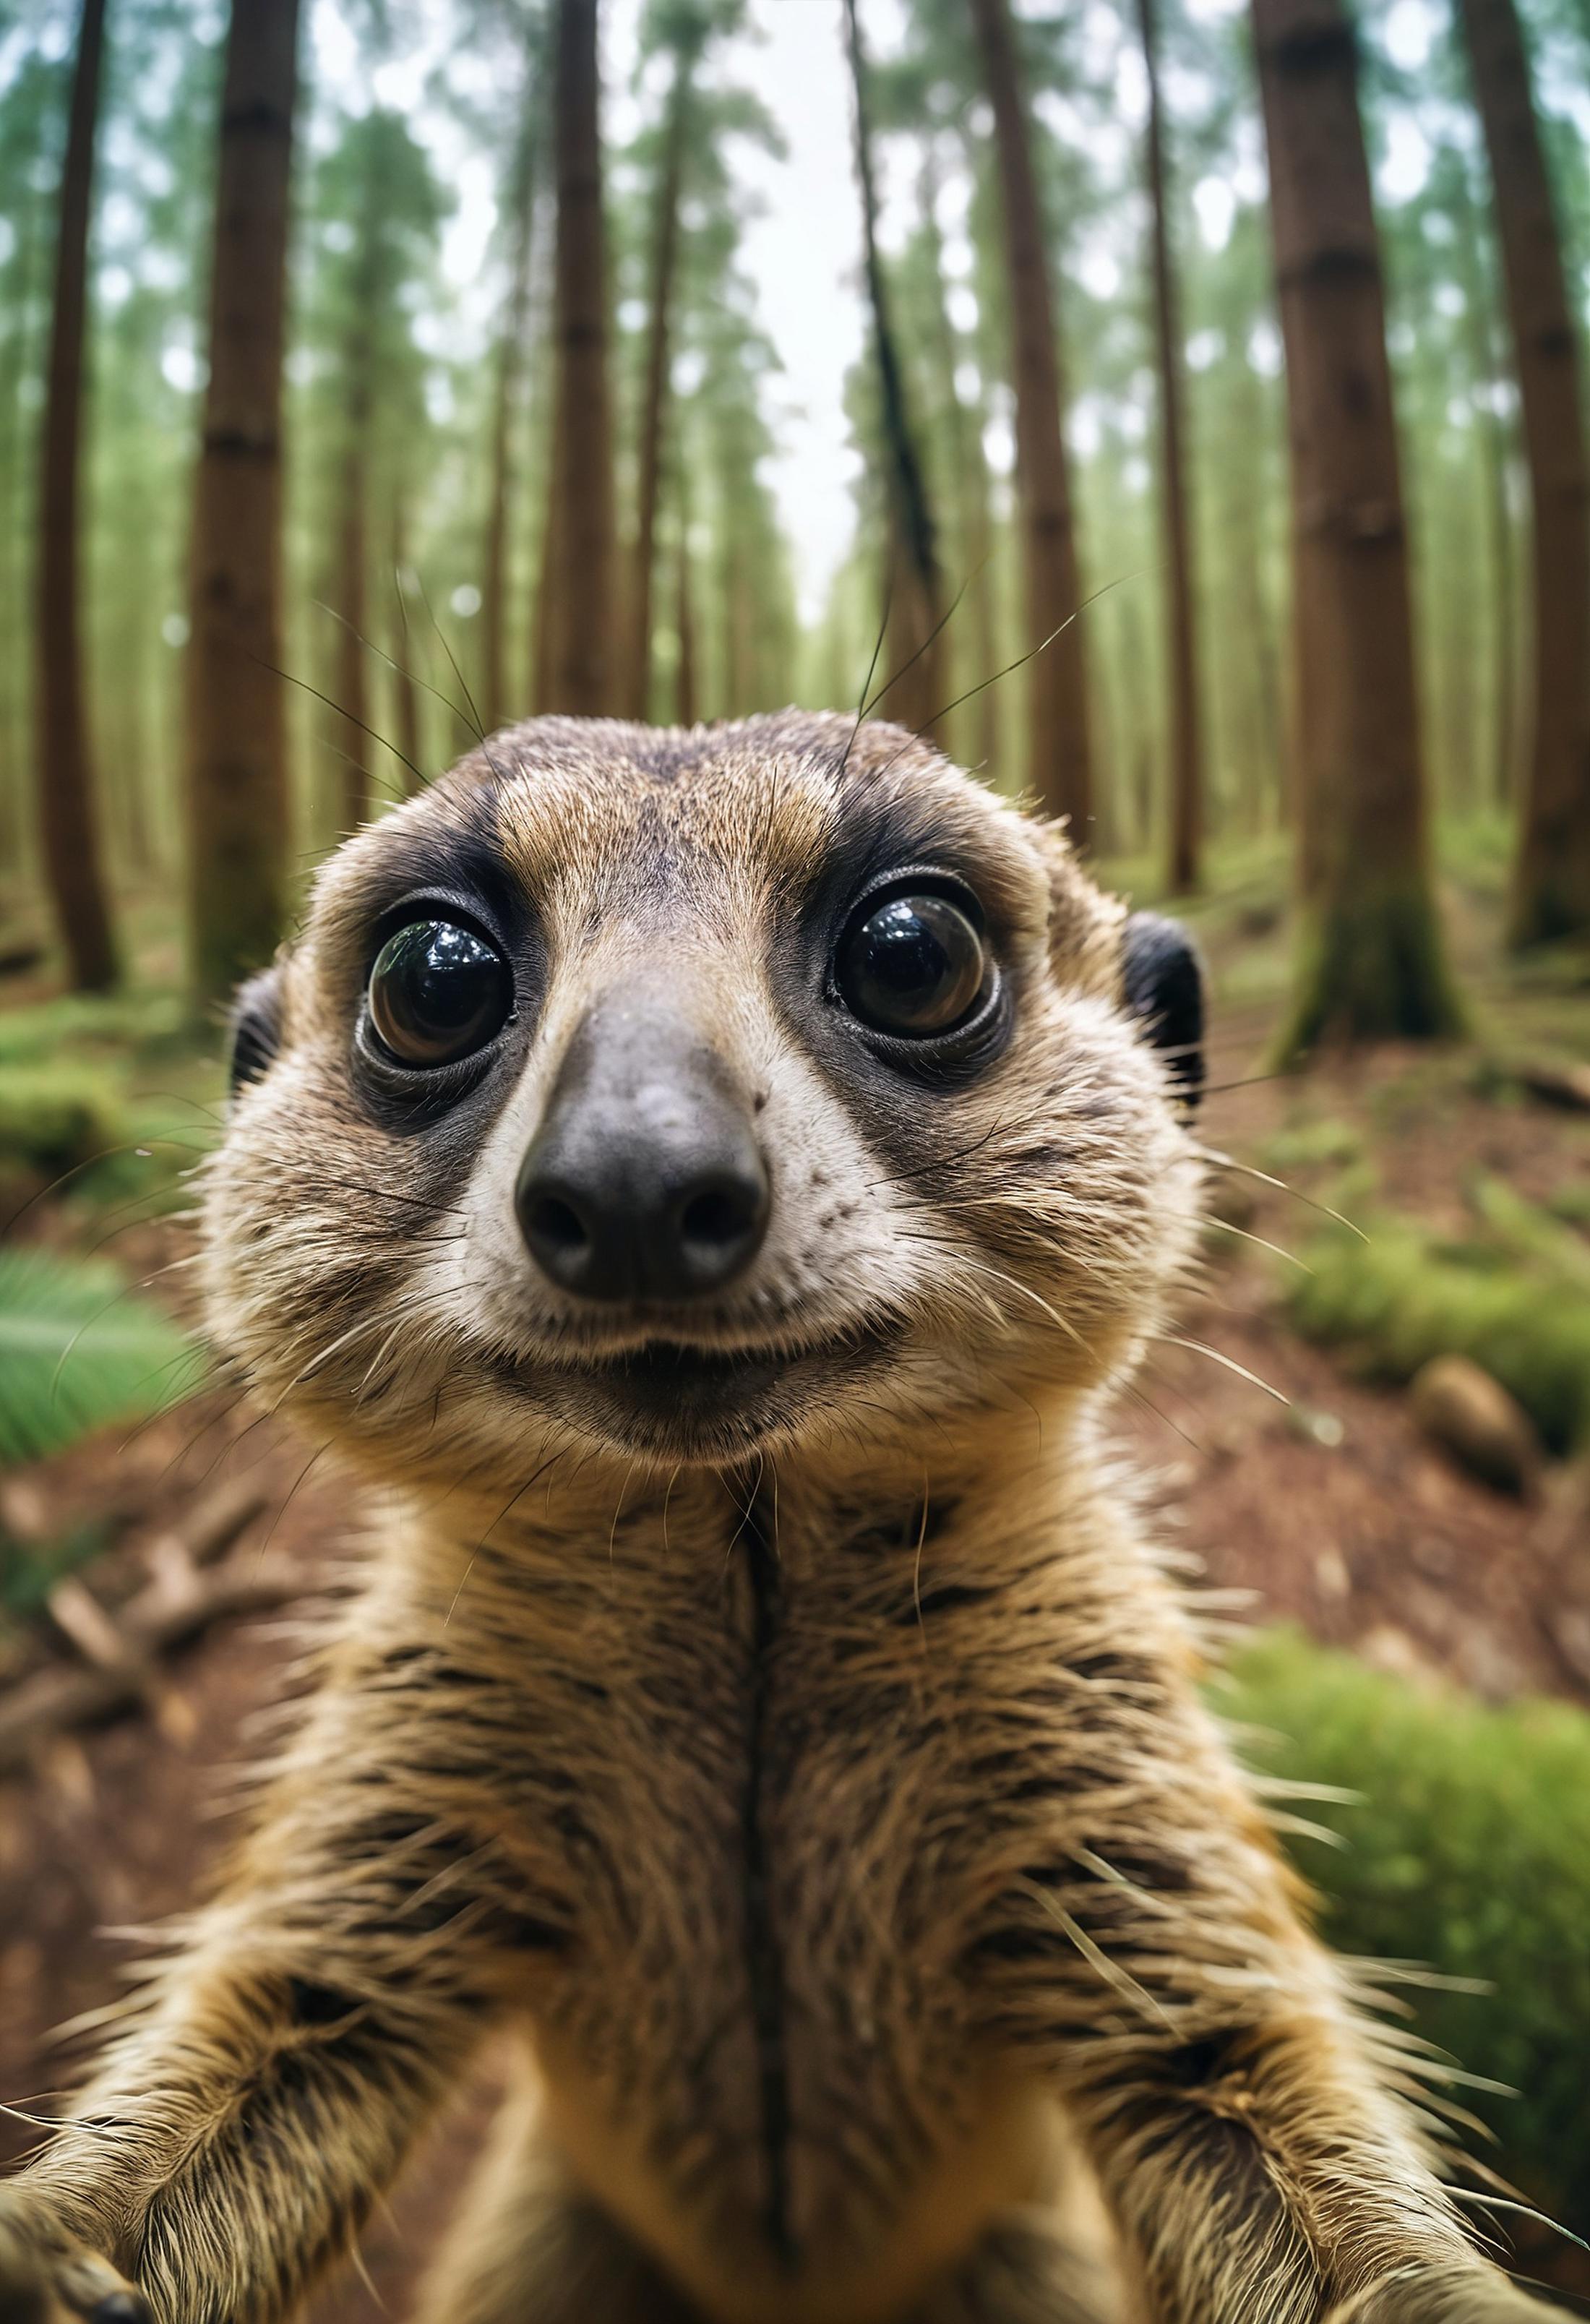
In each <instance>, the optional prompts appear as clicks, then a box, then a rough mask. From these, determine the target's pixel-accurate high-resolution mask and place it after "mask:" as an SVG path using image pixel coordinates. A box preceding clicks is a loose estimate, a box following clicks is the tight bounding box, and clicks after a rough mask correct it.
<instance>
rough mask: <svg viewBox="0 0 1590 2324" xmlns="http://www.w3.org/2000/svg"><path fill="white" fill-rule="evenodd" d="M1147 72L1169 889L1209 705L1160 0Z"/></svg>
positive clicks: (1196, 788)
mask: <svg viewBox="0 0 1590 2324" xmlns="http://www.w3.org/2000/svg"><path fill="white" fill-rule="evenodd" d="M1137 23H1138V30H1139V32H1140V33H1141V35H1142V41H1143V61H1144V68H1145V70H1146V74H1147V79H1148V122H1147V141H1148V196H1149V219H1150V232H1151V237H1152V243H1153V327H1154V356H1155V362H1156V365H1157V368H1158V372H1159V395H1160V493H1161V503H1162V508H1163V521H1164V531H1165V552H1166V554H1165V644H1166V659H1167V663H1168V667H1169V669H1170V674H1171V751H1170V762H1171V763H1170V776H1171V796H1170V808H1171V815H1170V826H1171V829H1170V841H1171V845H1170V862H1169V866H1168V869H1169V875H1170V888H1171V892H1172V895H1178V896H1180V895H1185V894H1187V893H1188V892H1189V891H1190V890H1191V889H1194V888H1196V887H1197V886H1198V884H1199V870H1200V864H1201V858H1202V853H1203V820H1204V774H1203V705H1202V702H1201V699H1200V689H1199V671H1198V622H1197V605H1196V599H1197V576H1196V575H1195V573H1194V570H1193V551H1192V518H1191V509H1190V480H1189V463H1188V459H1187V455H1186V449H1185V444H1186V432H1187V430H1186V410H1187V383H1186V373H1185V366H1184V364H1183V361H1182V349H1181V298H1180V294H1179V287H1178V284H1177V281H1176V267H1175V261H1174V258H1173V256H1172V249H1171V225H1170V216H1169V212H1170V189H1169V175H1168V171H1167V168H1166V161H1165V127H1164V107H1163V101H1162V98H1161V93H1160V66H1159V14H1158V8H1157V5H1156V0H1137Z"/></svg>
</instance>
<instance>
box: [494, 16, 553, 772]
mask: <svg viewBox="0 0 1590 2324" xmlns="http://www.w3.org/2000/svg"><path fill="white" fill-rule="evenodd" d="M537 65H538V40H537V37H536V36H535V35H534V34H532V36H531V38H530V39H528V40H527V42H526V43H525V86H524V93H523V96H522V98H521V100H520V103H521V111H520V114H519V142H518V144H517V146H516V148H515V152H514V159H513V175H512V179H511V181H510V186H511V195H510V198H511V201H512V209H513V260H512V265H511V269H510V276H509V285H508V308H507V312H506V314H505V315H504V317H503V322H502V337H501V342H500V343H499V346H498V349H497V377H496V382H495V384H494V387H493V391H492V481H491V487H490V491H491V499H490V503H489V505H488V508H487V512H486V539H485V550H484V554H483V558H482V559H481V627H482V657H483V667H482V672H481V684H482V690H483V694H484V696H485V699H484V701H483V704H482V705H481V710H482V715H483V719H484V722H485V726H486V731H487V733H491V732H492V729H493V728H495V727H498V726H501V725H503V724H506V723H507V721H508V720H509V719H510V717H512V716H513V715H514V710H515V705H513V703H512V701H511V697H510V687H509V682H508V542H509V537H510V513H511V504H512V501H513V486H514V476H513V422H514V417H515V412H516V410H517V406H518V401H519V382H520V379H521V378H522V376H523V373H524V362H525V339H526V334H527V328H528V321H529V311H530V262H531V259H532V257H533V255H534V248H535V231H536V146H537V136H536V125H537V106H538V103H539V95H538V71H537ZM517 706H518V707H519V709H520V710H523V709H525V708H528V704H524V703H521V704H519V705H517Z"/></svg>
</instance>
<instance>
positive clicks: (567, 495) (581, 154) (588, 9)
mask: <svg viewBox="0 0 1590 2324" xmlns="http://www.w3.org/2000/svg"><path fill="white" fill-rule="evenodd" d="M596 30H597V0H557V22H556V63H555V68H554V72H555V78H554V84H553V88H554V95H553V105H554V118H555V121H556V156H557V253H556V268H555V288H554V305H555V314H556V331H555V336H556V389H555V401H554V415H553V423H552V441H553V459H552V466H551V487H550V492H549V494H548V501H547V533H546V543H545V548H544V551H543V557H542V566H541V590H540V605H541V611H542V615H543V617H544V620H545V624H546V653H545V660H546V682H545V688H544V692H543V695H542V698H541V700H540V702H539V703H538V707H539V708H541V709H543V710H565V711H572V712H574V713H576V714H579V715H584V716H590V717H600V716H602V715H603V714H605V713H608V712H611V711H612V710H613V709H615V708H616V707H617V706H618V703H619V699H620V696H619V685H620V677H621V670H620V665H619V657H618V655H617V654H616V653H615V651H614V632H615V629H616V622H615V618H614V617H615V613H616V610H617V587H616V584H617V577H618V576H617V569H616V563H617V561H616V556H615V548H614V531H613V450H612V420H611V404H610V400H609V392H608V361H607V341H608V327H607V260H606V237H605V234H604V231H603V225H602V134H601V127H600V123H599V118H598V114H599V105H600V80H599V70H598V63H597V44H596Z"/></svg>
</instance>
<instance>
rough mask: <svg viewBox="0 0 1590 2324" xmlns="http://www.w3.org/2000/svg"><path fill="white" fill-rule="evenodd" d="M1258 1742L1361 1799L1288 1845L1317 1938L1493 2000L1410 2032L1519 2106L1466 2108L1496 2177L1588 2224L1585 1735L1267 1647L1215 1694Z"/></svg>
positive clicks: (1558, 1714)
mask: <svg viewBox="0 0 1590 2324" xmlns="http://www.w3.org/2000/svg"><path fill="white" fill-rule="evenodd" d="M1216 1700H1217V1703H1218V1708H1219V1709H1220V1710H1221V1711H1222V1712H1223V1713H1225V1714H1226V1715H1227V1717H1229V1718H1232V1719H1235V1720H1238V1721H1240V1722H1242V1724H1243V1725H1244V1726H1245V1727H1246V1728H1249V1729H1255V1730H1259V1731H1257V1732H1256V1733H1255V1734H1253V1735H1251V1736H1250V1737H1249V1738H1247V1740H1246V1744H1245V1756H1246V1757H1247V1758H1248V1759H1249V1761H1250V1763H1251V1764H1253V1765H1254V1766H1256V1767H1257V1768H1258V1769H1260V1770H1261V1771H1262V1772H1263V1773H1264V1775H1272V1776H1277V1777H1280V1778H1282V1779H1283V1780H1284V1781H1286V1782H1290V1783H1299V1782H1303V1783H1309V1784H1322V1785H1326V1786H1328V1787H1331V1788H1332V1789H1339V1790H1345V1791H1348V1792H1350V1793H1352V1794H1356V1795H1357V1796H1356V1798H1355V1799H1354V1800H1353V1801H1352V1802H1351V1803H1337V1802H1335V1801H1327V1802H1325V1803H1322V1804H1317V1803H1315V1802H1314V1801H1313V1800H1310V1802H1309V1804H1308V1807H1307V1809H1306V1811H1305V1812H1306V1813H1307V1815H1308V1816H1309V1818H1310V1821H1315V1822H1318V1823H1319V1824H1321V1825H1323V1826H1324V1827H1325V1828H1326V1829H1327V1830H1328V1831H1332V1832H1334V1833H1336V1834H1337V1836H1338V1838H1339V1840H1340V1841H1341V1842H1342V1845H1341V1846H1340V1847H1339V1848H1332V1847H1330V1846H1329V1845H1328V1844H1326V1843H1323V1842H1320V1841H1319V1840H1310V1839H1309V1838H1306V1837H1298V1838H1294V1839H1291V1840H1289V1842H1288V1845H1289V1847H1290V1849H1291V1851H1292V1852H1293V1854H1294V1855H1295V1857H1296V1858H1297V1860H1298V1862H1299V1864H1300V1867H1301V1868H1302V1870H1303V1871H1304V1872H1305V1873H1306V1874H1307V1876H1308V1877H1309V1878H1310V1880H1311V1881H1313V1882H1314V1883H1315V1884H1316V1886H1318V1888H1319V1890H1320V1892H1321V1893H1322V1895H1323V1896H1324V1898H1325V1900H1326V1902H1325V1914H1324V1924H1323V1925H1324V1933H1325V1935H1326V1936H1327V1938H1328V1941H1330V1942H1331V1943H1332V1944H1333V1945H1334V1946H1336V1947H1337V1949H1338V1950H1342V1951H1345V1952H1347V1953H1350V1954H1355V1955H1357V1956H1360V1957H1362V1958H1365V1959H1367V1960H1376V1961H1391V1962H1398V1963H1409V1962H1418V1963H1423V1964H1426V1965H1428V1966H1429V1968H1431V1969H1435V1970H1437V1971H1438V1972H1439V1973H1440V1975H1441V1976H1442V1977H1444V1978H1452V1979H1461V1980H1466V1981H1478V1982H1480V1983H1481V1984H1482V1985H1483V1986H1484V1988H1485V1989H1484V1990H1482V1991H1474V1990H1468V1989H1466V1990H1449V1989H1445V1988H1442V1987H1433V1988H1430V1989H1423V1990H1421V1989H1420V1988H1418V1987H1414V1988H1413V1989H1412V1991H1411V1994H1409V1995H1408V1996H1407V1997H1408V1998H1411V2001H1412V2005H1413V2008H1414V2012H1415V2018H1416V2024H1417V2029H1418V2031H1419V2032H1420V2034H1421V2035H1422V2036H1423V2037H1424V2038H1425V2039H1426V2040H1428V2041H1429V2042H1431V2043H1434V2044H1435V2045H1436V2047H1437V2048H1438V2049H1439V2050H1440V2051H1443V2052H1446V2053H1448V2055H1449V2056H1451V2057H1453V2058H1455V2059H1457V2061H1458V2062H1459V2063H1460V2065H1461V2066H1462V2067H1463V2069H1464V2070H1465V2071H1466V2072H1467V2073H1471V2074H1475V2075H1478V2076H1481V2077H1483V2078H1484V2079H1486V2080H1493V2081H1496V2082H1501V2083H1503V2084H1505V2085H1506V2086H1507V2089H1509V2090H1511V2091H1516V2092H1517V2093H1518V2095H1517V2097H1503V2096H1498V2095H1495V2094H1494V2093H1492V2092H1489V2091H1484V2090H1479V2091H1474V2092H1470V2091H1468V2090H1460V2091H1459V2092H1458V2093H1457V2095H1458V2096H1459V2098H1461V2099H1462V2100H1463V2102H1464V2103H1465V2105H1467V2106H1472V2108H1473V2110H1474V2112H1475V2114H1476V2115H1478V2116H1480V2118H1481V2119H1482V2121H1484V2124H1485V2125H1486V2126H1488V2128H1489V2129H1490V2130H1491V2131H1492V2132H1493V2135H1494V2136H1495V2138H1496V2140H1497V2142H1498V2148H1499V2152H1498V2153H1497V2154H1496V2155H1495V2156H1493V2158H1492V2159H1493V2161H1494V2162H1495V2163H1498V2165H1499V2167H1500V2168H1501V2169H1502V2171H1503V2172H1504V2173H1505V2174H1506V2175H1508V2176H1509V2177H1512V2179H1514V2180H1515V2181H1516V2182H1517V2183H1518V2184H1519V2185H1521V2187H1522V2188H1524V2189H1525V2190H1527V2191H1528V2192H1529V2194H1530V2196H1531V2198H1532V2199H1535V2200H1536V2201H1538V2202H1539V2203H1541V2204H1542V2205H1543V2207H1544V2208H1545V2209H1547V2210H1548V2211H1549V2212H1550V2213H1551V2215H1552V2216H1553V2217H1554V2218H1559V2219H1561V2220H1563V2221H1564V2223H1565V2224H1567V2225H1569V2226H1571V2227H1575V2228H1576V2229H1578V2230H1582V2229H1583V2228H1584V2227H1585V2226H1586V2225H1587V2224H1590V2194H1587V2192H1586V2190H1590V2110H1587V2109H1586V2107H1585V2065H1584V2061H1585V2045H1586V2043H1587V2042H1590V1945H1586V1943H1585V1929H1586V1927H1587V1926H1590V1720H1587V1719H1585V1716H1584V1715H1583V1713H1582V1712H1579V1711H1574V1710H1571V1709H1569V1708H1568V1707H1567V1705H1564V1704H1559V1703H1547V1702H1525V1703H1519V1704H1516V1705H1512V1706H1510V1707H1509V1708H1507V1709H1504V1710H1493V1709H1491V1708H1488V1707H1486V1706H1484V1705H1482V1704H1479V1703H1475V1702H1474V1701H1469V1700H1468V1699H1467V1698H1466V1697H1462V1696H1459V1695H1457V1694H1456V1693H1448V1692H1440V1693H1429V1694H1426V1693H1421V1692H1414V1691H1411V1689H1410V1688H1409V1687H1408V1686H1407V1685H1406V1684H1405V1683H1402V1682H1400V1681H1397V1680H1393V1679H1391V1678H1387V1677H1384V1676H1382V1675H1381V1674H1378V1673H1376V1672H1374V1671H1371V1670H1369V1669H1367V1668H1365V1666H1364V1665H1362V1664H1360V1663H1357V1662H1356V1661H1354V1660H1353V1659H1352V1658H1351V1657H1350V1656H1348V1655H1341V1654H1335V1653H1328V1652H1326V1651H1325V1650H1323V1649H1321V1648H1319V1647H1317V1646H1312V1645H1311V1644H1310V1643H1309V1642H1308V1641H1307V1640H1305V1639H1304V1638H1302V1637H1300V1636H1298V1635H1297V1634H1295V1633H1292V1632H1287V1631H1280V1632H1274V1633H1271V1634H1269V1635H1266V1636H1264V1637H1260V1638H1258V1639H1257V1640H1255V1642H1254V1643H1253V1644H1251V1645H1249V1646H1245V1648H1244V1650H1243V1651H1242V1653H1241V1654H1240V1655H1238V1656H1237V1658H1236V1663H1235V1665H1234V1667H1233V1670H1232V1672H1231V1674H1230V1677H1229V1679H1228V1681H1227V1682H1225V1683H1222V1684H1221V1685H1220V1687H1219V1688H1218V1691H1217V1696H1216Z"/></svg>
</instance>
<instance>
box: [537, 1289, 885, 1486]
mask: <svg viewBox="0 0 1590 2324" xmlns="http://www.w3.org/2000/svg"><path fill="white" fill-rule="evenodd" d="M903 1329H904V1327H903V1325H902V1324H900V1323H895V1322H887V1323H875V1324H871V1325H868V1326H866V1327H864V1328H862V1329H861V1330H859V1331H850V1332H847V1333H844V1334H843V1335H842V1336H840V1335H836V1336H835V1337H834V1338H832V1340H825V1341H820V1342H810V1343H807V1344H805V1345H797V1346H795V1347H793V1348H790V1347H777V1346H770V1345H769V1346H760V1347H758V1346H752V1347H733V1348H725V1347H721V1346H715V1345H713V1344H712V1342H704V1341H691V1340H684V1339H678V1340H676V1339H670V1338H666V1337H663V1336H661V1335H659V1336H657V1337H656V1338H652V1339H648V1340H644V1341H642V1342H639V1344H638V1345H637V1346H634V1347H630V1348H625V1349H620V1350H618V1351H614V1352H612V1353H611V1354H602V1353H600V1352H593V1353H590V1354H582V1355H580V1356H578V1357H576V1358H568V1359H563V1360H552V1361H547V1362H544V1363H540V1364H538V1365H536V1366H535V1367H534V1371H535V1379H536V1383H537V1385H538V1387H544V1388H550V1389H551V1391H552V1393H553V1395H554V1396H555V1397H556V1401H557V1402H558V1403H559V1405H560V1406H562V1407H563V1409H564V1410H565V1413H566V1414H567V1415H568V1416H569V1417H571V1418H574V1419H575V1420H577V1421H578V1423H579V1424H580V1425H581V1426H582V1427H584V1429H586V1430H587V1431H589V1432H590V1433H592V1434H598V1435H601V1436H602V1437H603V1438H605V1439H607V1440H609V1441H610V1442H611V1443H615V1444H617V1445H620V1447H622V1448H623V1449H625V1450H628V1451H642V1450H644V1451H648V1452H659V1453H666V1454H668V1455H669V1456H671V1457H675V1458H679V1459H686V1460H688V1459H692V1458H700V1459H718V1458H721V1457H723V1455H724V1454H725V1452H735V1453H738V1452H744V1451H745V1450H746V1449H748V1448H749V1447H752V1446H754V1445H755V1444H756V1443H757V1442H758V1440H759V1439H760V1438H762V1437H765V1436H768V1435H772V1434H776V1433H777V1432H779V1431H780V1430H782V1429H786V1428H788V1427H791V1426H793V1425H796V1424H798V1422H799V1421H800V1419H801V1418H802V1417H803V1416H804V1415H805V1414H806V1413H808V1412H809V1410H810V1408H811V1406H812V1404H813V1401H814V1400H815V1399H817V1398H818V1397H823V1399H824V1400H826V1399H827V1398H828V1397H831V1396H832V1391H833V1389H834V1388H835V1387H836V1385H838V1384H839V1383H841V1381H843V1380H845V1379H853V1378H855V1377H856V1376H857V1375H859V1374H860V1373H862V1372H864V1371H867V1370H869V1369H870V1368H872V1367H873V1366H875V1365H876V1364H878V1362H879V1361H880V1360H884V1359H885V1358H887V1355H888V1354H889V1353H890V1352H891V1351H893V1350H894V1348H895V1347H896V1345H897V1343H898V1342H899V1340H900V1338H901V1336H902V1333H903Z"/></svg>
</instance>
